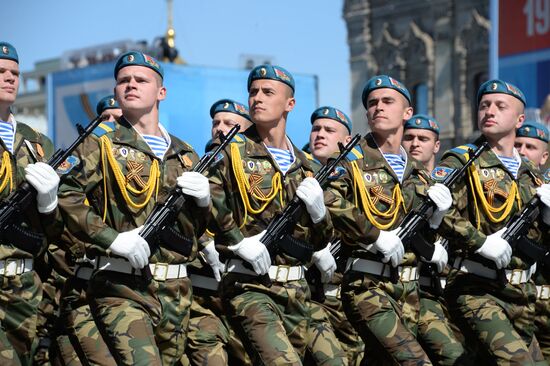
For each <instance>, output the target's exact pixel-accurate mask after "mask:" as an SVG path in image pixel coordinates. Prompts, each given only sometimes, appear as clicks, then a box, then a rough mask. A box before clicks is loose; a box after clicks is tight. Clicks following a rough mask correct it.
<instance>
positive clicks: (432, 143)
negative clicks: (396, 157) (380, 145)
mask: <svg viewBox="0 0 550 366" xmlns="http://www.w3.org/2000/svg"><path fill="white" fill-rule="evenodd" d="M401 144H402V145H403V147H404V148H405V150H407V151H408V152H409V154H411V156H412V157H413V158H415V159H416V160H418V161H419V162H421V163H424V164H426V163H428V162H429V161H430V160H431V159H432V158H433V157H434V155H435V154H437V153H438V152H439V145H440V142H439V140H438V138H437V134H436V133H435V132H433V131H430V130H424V129H419V128H409V129H406V130H405V133H404V134H403V142H402V143H401Z"/></svg>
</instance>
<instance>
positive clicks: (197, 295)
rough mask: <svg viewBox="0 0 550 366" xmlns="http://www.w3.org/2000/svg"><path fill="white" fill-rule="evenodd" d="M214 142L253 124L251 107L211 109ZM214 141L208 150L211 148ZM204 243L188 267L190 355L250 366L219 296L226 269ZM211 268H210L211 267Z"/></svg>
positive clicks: (201, 361)
mask: <svg viewBox="0 0 550 366" xmlns="http://www.w3.org/2000/svg"><path fill="white" fill-rule="evenodd" d="M210 117H211V118H212V139H215V138H216V136H218V133H219V132H221V133H223V134H224V135H225V134H227V133H228V132H229V130H230V129H231V128H233V126H235V125H236V124H239V125H240V126H241V129H240V131H244V130H246V129H247V128H248V127H249V126H250V125H251V124H252V122H251V121H250V116H249V114H248V107H246V106H245V105H243V104H241V103H239V102H236V101H233V100H231V99H221V100H218V101H217V102H215V103H214V104H213V105H212V107H211V108H210ZM211 141H212V140H210V141H209V142H208V144H207V149H208V148H209V147H210V145H211ZM201 241H203V246H204V247H205V248H204V249H203V250H202V254H201V255H199V256H198V258H197V259H196V260H194V261H193V263H192V264H191V265H190V266H189V267H188V270H189V278H190V279H191V284H192V285H193V302H192V304H191V318H190V320H189V330H188V344H187V348H186V353H187V356H188V358H189V362H190V363H191V364H192V365H227V364H231V365H249V364H251V362H250V358H249V357H248V354H247V353H246V351H245V349H244V347H243V344H242V342H241V340H240V339H239V337H238V336H237V334H236V333H235V330H234V327H233V326H232V325H231V323H230V320H229V319H228V318H227V316H226V315H225V307H224V306H223V302H222V299H221V297H220V294H219V292H218V283H219V281H220V279H221V277H220V275H221V273H223V271H224V265H223V263H221V262H220V261H219V254H218V252H217V251H216V250H215V248H214V240H213V239H212V238H211V237H210V236H208V235H207V234H205V235H203V236H202V238H201ZM207 264H209V265H207Z"/></svg>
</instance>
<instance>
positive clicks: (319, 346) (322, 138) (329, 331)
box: [308, 106, 364, 365]
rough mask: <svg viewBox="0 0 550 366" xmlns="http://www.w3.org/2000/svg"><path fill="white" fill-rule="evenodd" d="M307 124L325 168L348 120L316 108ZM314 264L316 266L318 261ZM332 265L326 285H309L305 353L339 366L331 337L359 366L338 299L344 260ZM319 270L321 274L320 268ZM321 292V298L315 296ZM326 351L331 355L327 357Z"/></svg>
mask: <svg viewBox="0 0 550 366" xmlns="http://www.w3.org/2000/svg"><path fill="white" fill-rule="evenodd" d="M311 124H312V126H311V133H310V135H309V146H311V153H312V155H313V157H315V158H316V159H317V160H319V161H320V162H321V163H322V164H326V162H327V160H328V158H329V157H330V156H332V155H333V154H334V153H335V152H338V143H339V142H340V143H342V144H347V143H348V142H349V141H350V140H351V135H350V134H351V127H352V125H351V120H350V119H349V117H348V116H347V115H346V114H345V113H343V112H342V111H340V110H338V109H336V108H334V107H328V106H325V107H320V108H317V109H316V110H315V111H314V112H313V113H312V115H311ZM330 249H331V248H330V247H329V250H328V251H325V252H326V254H325V256H332V255H331V252H330ZM329 259H330V258H329ZM315 264H317V265H320V264H321V261H317V262H316V263H315ZM334 265H337V267H336V271H335V273H334V275H333V276H331V277H328V274H327V276H326V277H327V278H326V279H325V280H326V281H325V282H326V283H322V284H320V285H319V284H317V283H314V284H313V286H312V283H311V282H309V284H310V289H311V292H312V296H311V297H312V301H311V306H312V319H311V324H310V326H309V332H308V333H309V337H308V338H309V344H308V350H309V351H310V352H311V354H312V356H313V358H314V359H315V361H316V363H317V364H318V365H322V364H329V363H330V362H333V363H337V362H341V361H340V360H339V359H338V357H335V355H336V356H337V355H338V354H339V352H338V345H337V344H336V345H335V344H334V343H336V342H335V341H333V337H334V336H333V335H335V336H336V337H337V342H338V343H339V346H340V347H341V348H342V350H343V351H344V352H345V354H346V356H347V363H348V365H359V364H360V362H361V359H362V356H363V348H364V344H363V341H362V340H361V337H359V335H358V334H357V332H356V331H355V329H354V328H353V326H352V325H351V324H350V322H349V321H348V319H347V318H346V314H345V313H344V309H343V308H342V301H341V297H340V290H341V288H340V284H341V282H342V275H343V273H344V268H345V260H338V261H335V262H334ZM320 270H321V272H325V270H323V268H320ZM317 280H318V279H317ZM321 291H322V294H320V293H317V292H321ZM317 300H318V301H317ZM327 350H330V351H331V352H330V353H328V354H327Z"/></svg>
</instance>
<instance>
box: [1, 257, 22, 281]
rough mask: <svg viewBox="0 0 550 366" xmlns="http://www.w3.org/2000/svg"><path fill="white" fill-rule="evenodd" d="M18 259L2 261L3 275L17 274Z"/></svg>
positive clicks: (11, 275) (13, 275)
mask: <svg viewBox="0 0 550 366" xmlns="http://www.w3.org/2000/svg"><path fill="white" fill-rule="evenodd" d="M18 262H19V259H6V261H5V262H4V276H6V277H15V276H16V275H17V267H18Z"/></svg>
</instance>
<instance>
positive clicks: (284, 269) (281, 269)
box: [275, 265, 290, 282]
mask: <svg viewBox="0 0 550 366" xmlns="http://www.w3.org/2000/svg"><path fill="white" fill-rule="evenodd" d="M281 273H282V274H284V276H282V275H281V276H279V274H281ZM289 274H290V266H286V265H280V266H277V272H276V273H275V281H276V282H287V281H288V275H289Z"/></svg>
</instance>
